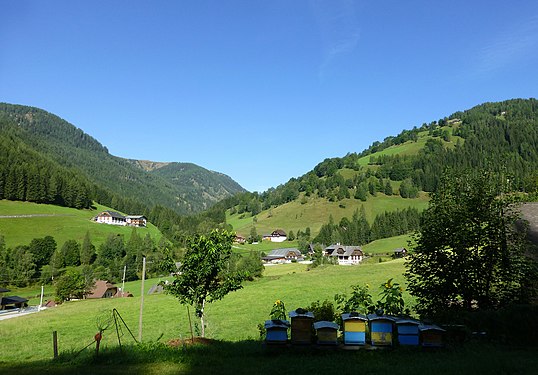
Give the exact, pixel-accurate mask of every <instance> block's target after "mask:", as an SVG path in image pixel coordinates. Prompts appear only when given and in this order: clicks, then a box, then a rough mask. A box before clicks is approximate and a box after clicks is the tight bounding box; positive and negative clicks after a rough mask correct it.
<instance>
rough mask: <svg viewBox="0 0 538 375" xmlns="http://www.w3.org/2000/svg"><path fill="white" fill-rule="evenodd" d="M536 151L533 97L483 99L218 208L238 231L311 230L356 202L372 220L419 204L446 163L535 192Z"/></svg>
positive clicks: (537, 114) (537, 119)
mask: <svg viewBox="0 0 538 375" xmlns="http://www.w3.org/2000/svg"><path fill="white" fill-rule="evenodd" d="M537 150H538V101H537V100H536V99H512V100H507V101H504V102H498V103H485V104H481V105H478V106H476V107H473V108H471V109H469V110H466V111H462V112H456V113H453V114H452V115H450V116H447V117H445V118H442V119H439V120H438V121H432V122H430V123H429V124H427V123H424V124H422V126H420V127H414V128H413V129H411V130H404V131H402V132H401V133H400V134H399V135H397V136H389V137H387V138H385V140H383V141H382V142H374V143H373V144H372V145H371V146H370V147H369V148H368V149H366V150H364V151H362V152H360V153H355V152H351V153H348V154H347V155H345V156H343V157H336V158H331V159H325V160H324V161H322V162H320V163H319V164H318V165H316V167H315V168H314V169H313V170H312V171H310V172H308V173H306V174H304V175H302V176H300V177H297V178H291V179H290V180H289V181H288V182H287V183H285V184H282V185H280V186H278V187H276V188H272V189H269V190H268V191H266V192H263V193H260V194H258V193H244V194H238V195H236V196H235V197H232V198H228V199H226V200H224V201H223V202H222V203H221V205H220V207H221V208H222V209H226V210H227V223H228V224H230V225H231V226H232V227H233V228H234V229H235V230H237V231H238V232H239V233H240V234H242V235H244V236H248V234H249V233H250V230H251V228H252V227H253V226H254V227H255V228H256V230H257V233H258V234H263V233H267V232H270V231H272V230H274V229H277V228H281V229H284V230H286V231H290V230H292V231H294V232H296V231H297V230H301V231H304V230H305V228H307V227H308V228H310V230H311V232H312V237H314V236H315V235H316V234H317V232H318V231H319V230H320V228H322V225H324V224H326V223H327V222H328V220H329V217H331V216H332V218H333V220H334V222H335V223H338V222H339V220H340V219H342V218H344V217H345V218H348V219H349V218H350V217H351V215H352V214H353V212H354V211H355V210H357V209H359V210H360V209H361V208H362V207H364V211H365V216H366V219H367V220H368V221H369V222H370V224H371V223H372V221H373V220H374V218H375V216H376V215H380V214H382V213H384V212H390V211H395V210H402V209H404V208H406V207H413V208H416V209H418V210H419V211H422V210H423V209H424V208H425V207H426V206H427V200H428V198H427V197H428V193H429V192H433V191H435V190H436V189H437V186H438V184H439V179H440V177H441V175H442V174H443V172H444V171H445V170H446V169H447V168H448V169H454V170H465V169H488V170H491V171H494V172H497V173H502V174H504V175H506V176H507V177H508V179H507V181H509V183H510V185H511V186H510V187H509V188H510V189H512V190H513V191H520V192H533V191H536V190H537V189H538V172H537V171H538V153H537ZM377 238H379V237H377ZM333 240H334V239H333Z"/></svg>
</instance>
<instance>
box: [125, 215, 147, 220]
mask: <svg viewBox="0 0 538 375" xmlns="http://www.w3.org/2000/svg"><path fill="white" fill-rule="evenodd" d="M125 218H126V219H144V220H146V217H145V216H144V215H127V216H125Z"/></svg>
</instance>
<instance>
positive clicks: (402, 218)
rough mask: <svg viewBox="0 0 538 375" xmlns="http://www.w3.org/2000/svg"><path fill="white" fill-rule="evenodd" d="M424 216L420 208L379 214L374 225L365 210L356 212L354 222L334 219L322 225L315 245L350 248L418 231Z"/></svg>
mask: <svg viewBox="0 0 538 375" xmlns="http://www.w3.org/2000/svg"><path fill="white" fill-rule="evenodd" d="M420 217H421V214H420V212H419V211H418V210H417V209H416V208H411V207H409V208H406V209H404V210H396V211H390V212H389V211H385V212H383V213H381V214H378V215H376V217H375V219H374V221H373V223H372V224H371V225H370V224H369V223H368V220H366V214H365V211H364V207H362V208H361V210H360V211H359V210H355V212H354V213H353V216H352V218H351V220H350V219H348V218H346V217H343V218H342V219H341V220H340V222H339V223H335V222H334V219H333V218H332V216H330V217H329V222H328V223H326V224H323V225H322V226H321V229H320V231H319V233H318V235H317V236H316V237H315V238H314V239H313V242H314V243H320V244H325V245H328V244H333V243H337V242H338V243H342V244H346V245H365V244H367V243H369V242H372V241H375V240H378V239H381V238H388V237H394V236H398V235H401V234H405V233H409V232H413V231H416V230H418V229H419V227H420Z"/></svg>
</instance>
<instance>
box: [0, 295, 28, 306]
mask: <svg viewBox="0 0 538 375" xmlns="http://www.w3.org/2000/svg"><path fill="white" fill-rule="evenodd" d="M25 302H28V300H27V299H26V298H23V297H19V296H9V297H2V301H1V302H0V305H2V306H5V305H12V304H15V303H25Z"/></svg>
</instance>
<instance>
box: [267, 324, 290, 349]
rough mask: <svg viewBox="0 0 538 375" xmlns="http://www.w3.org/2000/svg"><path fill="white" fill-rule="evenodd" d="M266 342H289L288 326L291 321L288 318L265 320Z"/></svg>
mask: <svg viewBox="0 0 538 375" xmlns="http://www.w3.org/2000/svg"><path fill="white" fill-rule="evenodd" d="M264 326H265V331H266V334H265V342H266V343H267V344H277V345H278V344H286V343H287V342H288V328H290V322H289V321H287V320H280V319H273V320H266V321H265V325H264Z"/></svg>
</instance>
